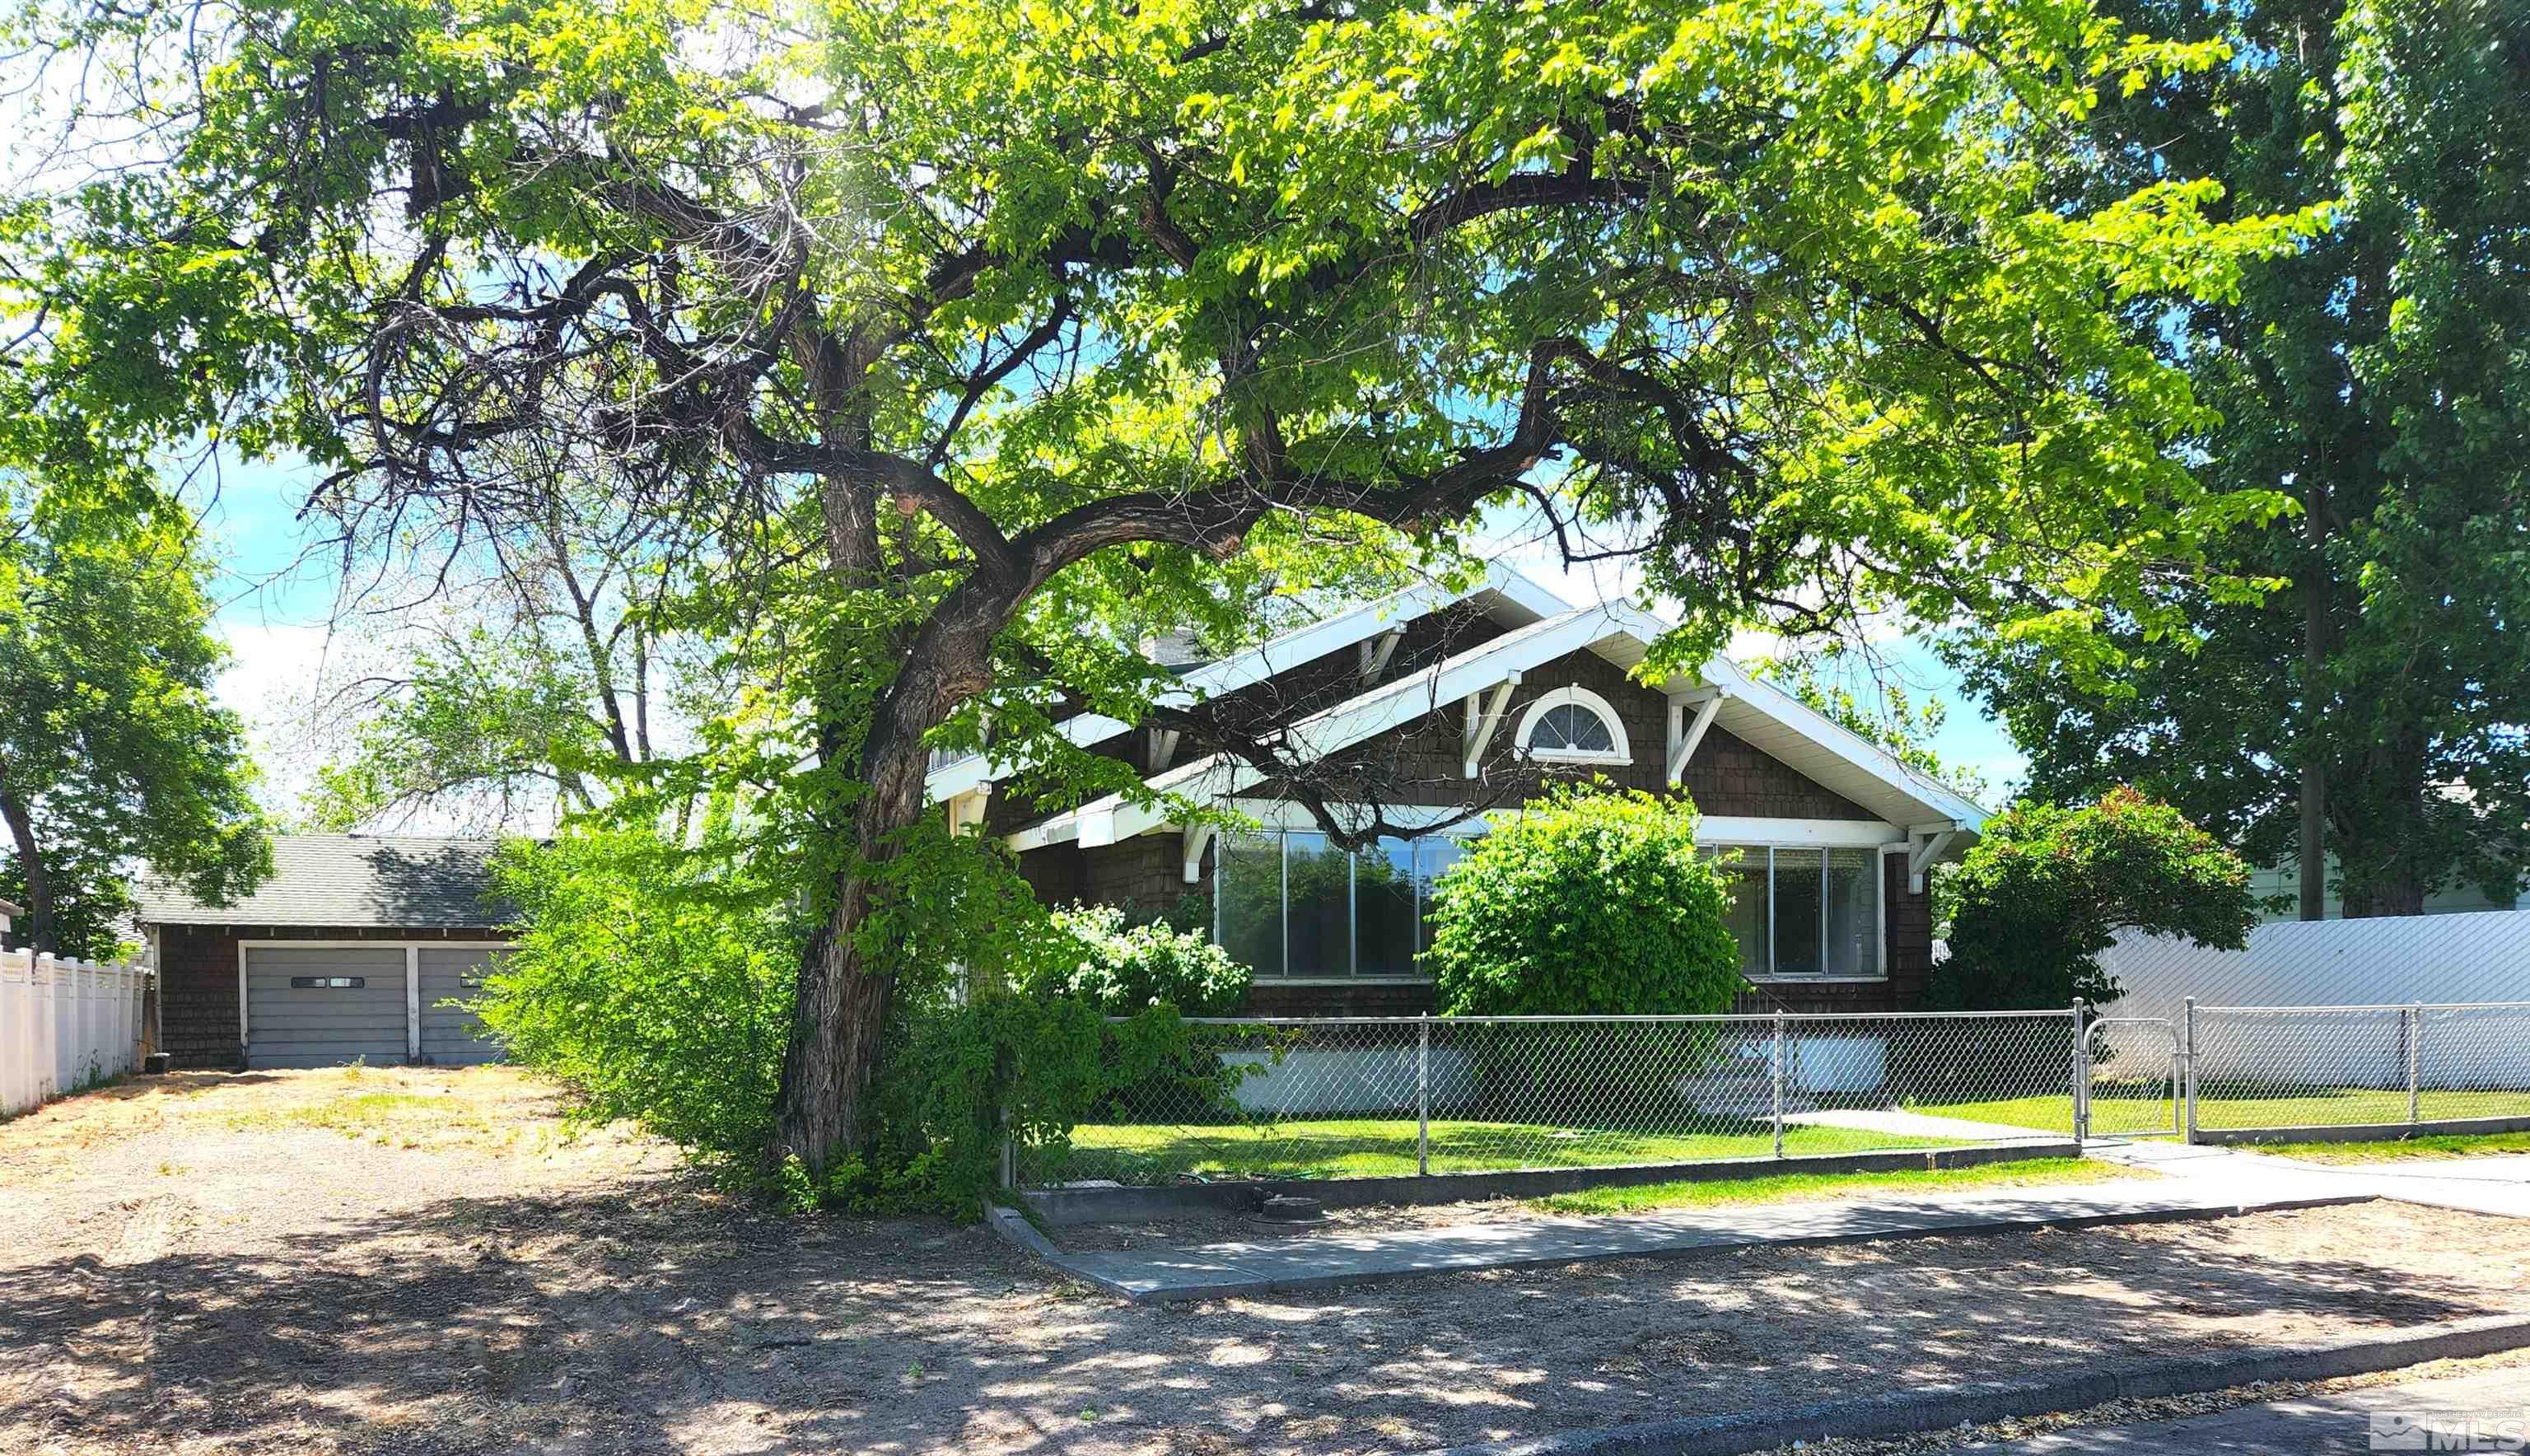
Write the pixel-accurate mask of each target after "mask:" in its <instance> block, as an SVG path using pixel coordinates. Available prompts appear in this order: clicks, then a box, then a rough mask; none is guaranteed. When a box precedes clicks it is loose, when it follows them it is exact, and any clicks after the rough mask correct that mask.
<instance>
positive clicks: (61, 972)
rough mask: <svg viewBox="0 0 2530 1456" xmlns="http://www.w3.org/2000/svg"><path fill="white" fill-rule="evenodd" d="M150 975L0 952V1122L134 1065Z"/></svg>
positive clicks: (127, 966) (119, 966)
mask: <svg viewBox="0 0 2530 1456" xmlns="http://www.w3.org/2000/svg"><path fill="white" fill-rule="evenodd" d="M149 974H150V973H149V970H148V968H147V967H145V966H138V965H131V964H115V965H98V964H96V963H95V962H93V961H85V960H73V959H71V958H69V957H67V956H54V955H36V954H32V953H31V952H28V951H25V950H0V1116H10V1115H14V1114H16V1113H19V1112H24V1111H26V1110H27V1109H29V1108H31V1107H35V1106H39V1105H42V1104H44V1103H46V1102H49V1101H50V1100H52V1099H54V1098H57V1097H61V1096H63V1095H64V1094H67V1093H72V1092H77V1091H79V1090H80V1089H82V1088H83V1087H92V1086H94V1085H96V1084H97V1083H99V1082H103V1081H105V1080H107V1079H108V1078H111V1077H119V1076H122V1075H123V1074H125V1073H127V1072H130V1071H132V1070H133V1069H134V1068H135V1067H137V1066H138V1064H139V1053H140V1035H141V1014H142V1007H143V1004H144V1000H145V998H146V996H147V993H148V987H149Z"/></svg>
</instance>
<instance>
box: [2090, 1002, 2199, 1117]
mask: <svg viewBox="0 0 2530 1456" xmlns="http://www.w3.org/2000/svg"><path fill="white" fill-rule="evenodd" d="M2185 1059H2186V1058H2185V1056H2184V1053H2183V1052H2181V1050H2180V1047H2179V1040H2178V1027H2177V1026H2176V1025H2175V1024H2174V1023H2173V1022H2172V1021H2171V1020H2170V1019H2169V1018H2167V1017H2162V1016H2102V1017H2099V1018H2097V1019H2095V1020H2093V1021H2091V1022H2090V1024H2089V1025H2088V1026H2087V1027H2086V1028H2085V1029H2084V1030H2083V1033H2082V1077H2083V1087H2082V1095H2081V1098H2080V1105H2079V1107H2078V1112H2079V1117H2078V1124H2079V1125H2078V1126H2076V1127H2075V1129H2074V1138H2075V1141H2077V1142H2081V1141H2087V1140H2089V1139H2091V1138H2095V1137H2160V1136H2163V1135H2165V1134H2167V1135H2169V1136H2173V1137H2175V1136H2179V1135H2181V1134H2183V1133H2184V1132H2185V1131H2186V1111H2185V1106H2184V1083H2185V1076H2184V1073H2183V1071H2182V1068H2183V1066H2184V1064H2185Z"/></svg>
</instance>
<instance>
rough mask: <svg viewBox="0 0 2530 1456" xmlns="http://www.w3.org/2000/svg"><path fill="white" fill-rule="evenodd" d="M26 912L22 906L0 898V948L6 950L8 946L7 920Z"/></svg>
mask: <svg viewBox="0 0 2530 1456" xmlns="http://www.w3.org/2000/svg"><path fill="white" fill-rule="evenodd" d="M26 913H27V911H26V908H25V907H24V906H21V905H13V904H11V903H9V902H8V901H7V900H0V950H6V949H8V948H9V922H10V921H11V920H12V919H13V918H15V917H17V916H20V915H24V914H26Z"/></svg>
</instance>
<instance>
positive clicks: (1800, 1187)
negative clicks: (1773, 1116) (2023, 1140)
mask: <svg viewBox="0 0 2530 1456" xmlns="http://www.w3.org/2000/svg"><path fill="white" fill-rule="evenodd" d="M2150 1176H2152V1174H2150V1173H2144V1172H2138V1171H2137V1170H2136V1169H2134V1168H2128V1167H2118V1166H2115V1165H2113V1164H2109V1163H2101V1162H2091V1161H2087V1160H2085V1159H2079V1158H2032V1159H2026V1160H2024V1161H2020V1162H1985V1163H1978V1164H1976V1165H1975V1166H1973V1167H1960V1168H1939V1169H1934V1168H1907V1169H1904V1170H1902V1171H1898V1172H1885V1173H1782V1174H1778V1175H1776V1176H1774V1177H1771V1178H1733V1179H1729V1180H1727V1181H1715V1182H1709V1183H1647V1184H1644V1185H1642V1186H1641V1187H1637V1188H1587V1189H1583V1190H1582V1191H1580V1192H1578V1193H1559V1194H1556V1195H1554V1196H1552V1197H1550V1198H1541V1199H1536V1200H1534V1201H1533V1202H1532V1205H1531V1206H1532V1207H1534V1208H1538V1209H1542V1210H1544V1211H1545V1212H1547V1213H1650V1212H1652V1211H1653V1210H1656V1209H1695V1208H1705V1207H1710V1206H1713V1205H1718V1204H1765V1203H1783V1202H1787V1201H1788V1200H1792V1199H1803V1198H1824V1197H1833V1196H1836V1195H1840V1194H1848V1193H1882V1192H1888V1193H1918V1192H1921V1193H1955V1192H1958V1191H1960V1190H1962V1189H1971V1188H2038V1187H2044V1186H2046V1185H2049V1184H2061V1183H2106V1182H2110V1181H2112V1180H2115V1179H2131V1178H2137V1177H2150Z"/></svg>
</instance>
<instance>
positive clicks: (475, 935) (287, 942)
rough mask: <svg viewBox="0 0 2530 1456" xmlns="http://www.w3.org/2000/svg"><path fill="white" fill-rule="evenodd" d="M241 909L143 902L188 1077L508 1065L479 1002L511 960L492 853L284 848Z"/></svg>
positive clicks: (310, 842)
mask: <svg viewBox="0 0 2530 1456" xmlns="http://www.w3.org/2000/svg"><path fill="white" fill-rule="evenodd" d="M272 849H273V866H274V871H275V873H274V875H273V877H272V879H270V880H268V881H266V882H265V883H264V884H263V885H262V886H261V887H260V888H259V889H257V890H255V892H254V893H253V894H251V895H249V896H247V898H245V899H243V900H241V901H239V902H238V903H236V904H234V905H205V904H202V903H201V902H199V901H198V900H195V899H193V898H192V897H191V896H189V895H187V894H185V893H184V892H183V891H182V890H178V889H176V888H174V887H171V886H145V887H143V889H142V890H141V895H140V914H139V920H140V924H141V930H142V933H143V934H144V935H145V936H146V937H147V939H148V941H149V944H150V947H151V950H152V952H153V954H154V958H155V960H156V963H157V965H158V967H159V975H160V981H159V996H160V1002H159V1034H160V1045H161V1046H162V1047H163V1048H164V1049H165V1050H166V1051H168V1052H171V1053H172V1054H173V1055H174V1058H175V1063H176V1065H178V1066H180V1067H244V1068H247V1070H260V1069H265V1068H275V1067H311V1066H337V1065H341V1064H343V1063H346V1062H350V1061H354V1060H359V1061H364V1062H367V1063H369V1064H370V1065H373V1066H374V1065H382V1064H397V1065H400V1064H403V1063H407V1062H419V1063H427V1064H433V1065H440V1066H451V1065H466V1064H468V1063H472V1062H480V1061H490V1060H492V1059H494V1058H496V1057H497V1056H499V1054H500V1050H499V1048H497V1047H496V1046H494V1045H493V1044H492V1043H490V1042H488V1041H484V1040H482V1039H481V1038H480V1036H479V1033H480V1032H481V1026H480V1024H479V1023H478V1022H476V1020H475V1019H474V1017H473V1016H472V1015H471V1013H469V1012H468V1011H466V1010H465V1009H464V1008H462V1007H459V1006H451V1005H447V1004H445V1002H447V1001H449V1000H451V999H463V998H468V997H470V996H472V995H473V994H474V993H475V992H476V991H477V990H479V989H480V987H481V985H482V978H483V975H484V973H485V972H486V971H487V970H488V969H490V967H491V966H492V965H493V963H494V961H495V960H496V958H497V957H498V956H499V954H500V951H501V949H502V947H503V946H504V945H505V944H508V942H507V939H506V937H504V936H503V934H502V933H501V931H500V930H499V926H500V925H501V924H502V923H503V922H504V921H506V920H507V919H508V918H509V908H508V907H507V906H506V905H503V904H500V903H499V902H498V901H497V899H496V898H495V897H494V895H493V893H492V884H491V875H490V873H489V870H488V868H487V861H488V859H489V856H490V854H491V851H492V844H491V841H489V840H483V839H426V838H413V837H398V836H371V835H288V836H280V837H277V838H275V839H274V840H273V845H272Z"/></svg>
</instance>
